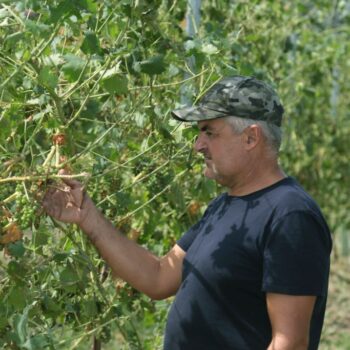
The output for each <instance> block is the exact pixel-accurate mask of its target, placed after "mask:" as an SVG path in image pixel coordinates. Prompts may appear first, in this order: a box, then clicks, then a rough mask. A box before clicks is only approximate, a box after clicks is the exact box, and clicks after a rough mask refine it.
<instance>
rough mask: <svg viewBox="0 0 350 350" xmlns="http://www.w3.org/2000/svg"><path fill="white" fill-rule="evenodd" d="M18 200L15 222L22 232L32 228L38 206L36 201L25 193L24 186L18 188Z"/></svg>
mask: <svg viewBox="0 0 350 350" xmlns="http://www.w3.org/2000/svg"><path fill="white" fill-rule="evenodd" d="M16 193H17V200H16V213H15V220H16V222H17V223H18V225H19V226H20V228H21V229H22V230H24V229H26V228H28V227H30V225H31V224H32V222H33V220H34V218H35V213H36V210H37V205H36V203H35V201H32V200H31V199H30V198H29V196H28V194H27V193H25V191H24V188H23V186H22V185H17V187H16Z"/></svg>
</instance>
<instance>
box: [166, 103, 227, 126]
mask: <svg viewBox="0 0 350 350" xmlns="http://www.w3.org/2000/svg"><path fill="white" fill-rule="evenodd" d="M171 114H172V116H173V117H174V118H175V119H177V120H180V121H184V122H197V121H200V120H209V119H216V118H222V117H225V116H227V114H226V113H223V112H219V111H214V110H211V109H207V108H204V107H200V106H194V107H185V108H179V109H175V110H173V111H172V112H171Z"/></svg>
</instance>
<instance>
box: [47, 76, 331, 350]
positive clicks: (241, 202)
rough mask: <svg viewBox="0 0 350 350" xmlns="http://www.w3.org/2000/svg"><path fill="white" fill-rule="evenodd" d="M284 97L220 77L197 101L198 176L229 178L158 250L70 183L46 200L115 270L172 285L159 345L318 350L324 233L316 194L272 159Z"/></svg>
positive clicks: (180, 349)
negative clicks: (121, 227)
mask: <svg viewBox="0 0 350 350" xmlns="http://www.w3.org/2000/svg"><path fill="white" fill-rule="evenodd" d="M282 114H283V107H282V105H281V103H280V101H279V98H278V96H277V94H276V92H275V91H274V90H273V89H272V88H271V87H270V86H269V85H268V84H266V83H264V82H262V81H259V80H257V79H255V78H251V77H243V76H234V77H229V78H225V79H223V80H221V81H220V82H218V83H217V84H215V85H214V86H213V87H212V88H211V89H210V90H209V91H208V92H207V93H206V94H205V96H204V97H203V98H202V99H201V101H200V103H199V105H198V106H196V107H191V108H184V109H180V110H175V111H174V112H173V116H174V117H175V118H177V119H180V120H184V121H197V123H198V127H199V135H198V139H197V141H196V143H195V146H194V147H195V149H196V151H198V152H200V153H202V154H203V155H204V160H205V170H204V175H205V176H207V177H208V178H211V179H214V180H215V181H217V182H218V183H220V184H221V185H223V186H225V187H227V192H225V193H223V194H222V195H220V196H219V197H217V198H216V199H214V200H213V201H212V202H211V203H210V205H209V206H208V208H207V210H206V212H205V214H204V216H203V217H202V219H201V220H200V221H199V222H198V223H197V224H196V225H194V226H193V227H192V228H190V230H189V231H188V232H187V233H186V234H185V235H184V236H183V237H182V238H181V239H180V240H179V241H178V242H177V244H175V246H174V247H173V248H172V249H171V250H170V251H169V253H168V254H167V255H165V256H164V257H162V258H157V257H155V256H154V255H153V254H152V253H150V252H148V251H147V250H145V249H143V248H142V247H140V246H138V245H137V244H135V243H134V242H132V241H130V240H128V239H127V238H126V237H124V236H122V235H120V234H119V233H118V232H117V230H116V228H115V227H113V226H112V224H111V223H110V222H109V221H108V220H107V219H106V218H105V217H104V216H103V215H102V214H101V213H100V212H99V211H98V209H96V207H95V206H94V204H93V203H92V201H91V199H90V198H89V197H88V196H87V195H86V194H85V193H83V191H82V187H81V185H80V183H78V182H76V181H67V182H66V184H67V187H66V188H65V190H64V191H62V190H57V189H52V190H51V191H49V192H48V193H47V195H46V197H45V200H44V207H45V208H46V211H47V212H48V214H49V215H52V216H53V217H55V218H56V219H59V220H63V221H65V222H74V223H77V224H78V225H79V226H80V227H81V229H82V230H83V231H84V232H85V233H86V234H87V236H88V237H89V238H90V240H91V241H92V243H93V244H94V245H95V246H96V248H97V249H98V251H99V252H100V254H101V255H102V257H103V258H104V259H105V260H106V261H107V263H108V264H109V266H110V267H111V268H112V270H113V271H114V272H115V273H116V274H117V275H118V276H119V277H121V278H123V279H124V280H126V281H127V282H129V283H130V284H131V285H132V286H134V287H135V288H136V289H138V290H140V291H142V292H144V293H146V294H147V295H149V296H150V297H151V298H154V299H163V298H167V297H169V296H171V295H174V294H176V297H175V300H174V303H173V305H172V307H171V310H170V312H169V316H168V323H167V327H166V333H165V340H164V349H166V350H196V349H201V350H216V349H220V350H221V349H237V350H245V349H247V350H248V349H249V350H259V349H269V350H279V349H281V350H282V349H283V350H287V349H292V350H299V349H300V350H301V349H317V347H318V343H319V339H320V333H321V329H322V323H323V318H324V312H325V304H326V296H327V286H328V274H329V255H330V251H331V237H330V233H329V229H328V227H327V224H326V222H325V220H324V218H323V216H322V214H321V212H320V210H319V208H318V206H317V205H316V204H315V202H314V201H313V200H312V199H311V197H310V196H309V195H308V194H307V193H306V192H305V191H304V190H303V189H302V188H301V187H300V186H299V185H298V184H297V182H296V181H295V180H294V179H292V178H290V177H287V176H286V175H285V174H284V172H283V171H282V169H281V168H280V166H279V164H278V149H279V146H280V142H281V133H280V126H281V121H282Z"/></svg>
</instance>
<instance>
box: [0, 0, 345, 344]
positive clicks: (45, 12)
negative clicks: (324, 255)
mask: <svg viewBox="0 0 350 350" xmlns="http://www.w3.org/2000/svg"><path fill="white" fill-rule="evenodd" d="M186 8H187V4H186V1H183V0H180V1H167V0H155V1H150V0H148V1H147V0H140V1H134V0H120V1H116V0H105V1H97V0H96V1H94V0H79V1H68V0H57V1H55V0H46V1H39V0H21V1H15V0H14V1H10V0H9V1H6V0H3V1H2V2H1V4H0V43H1V47H2V49H1V52H0V77H1V79H0V113H1V114H0V160H1V162H0V175H1V178H0V220H1V226H0V230H1V231H0V243H1V246H0V247H1V249H2V251H3V257H2V258H1V259H0V279H1V290H0V300H1V302H0V347H1V348H12V349H44V348H51V349H69V348H72V349H73V348H82V349H87V348H91V344H92V341H93V338H94V339H95V342H96V344H97V343H98V342H100V341H102V342H103V343H106V344H109V345H104V348H106V349H107V348H109V347H110V346H111V348H118V349H155V348H157V347H159V346H160V345H161V342H162V333H163V327H164V320H165V318H166V311H167V306H168V305H169V303H170V301H164V302H157V303H155V302H152V301H150V300H149V299H148V298H147V297H145V296H143V295H140V294H139V293H138V292H136V291H135V290H133V289H132V288H131V287H129V286H128V285H125V284H124V283H122V282H121V281H117V282H116V281H115V280H113V279H112V277H111V276H109V271H108V267H106V266H105V265H104V263H103V261H101V259H100V258H99V257H98V255H97V254H96V252H95V250H94V248H93V247H91V245H90V244H89V242H87V241H86V239H85V237H84V235H83V234H82V233H81V232H79V231H78V230H77V229H76V227H74V226H69V225H63V224H60V223H58V222H55V221H53V220H51V219H50V218H48V217H46V216H45V215H42V212H41V209H40V205H39V204H36V203H38V202H39V203H40V199H41V198H42V195H43V193H44V192H45V188H46V186H47V185H48V184H52V181H58V175H57V173H58V169H59V168H62V167H64V168H66V169H68V170H69V172H70V173H71V174H72V176H76V177H77V178H79V179H80V180H81V181H83V182H84V183H85V184H86V186H87V189H88V192H89V194H90V195H91V196H92V198H93V199H94V200H95V202H96V203H97V204H98V206H99V207H100V208H101V209H102V210H103V212H104V213H105V214H106V215H107V216H108V217H109V218H110V219H111V220H112V221H113V223H114V224H115V225H116V226H118V227H119V229H120V230H121V231H122V232H123V233H125V234H126V235H128V236H129V237H130V238H132V239H135V240H137V241H138V242H139V243H140V244H142V245H144V246H146V247H147V248H149V249H150V250H152V251H153V252H155V253H157V254H160V255H161V254H163V253H165V252H166V251H167V250H168V249H169V248H170V247H171V246H172V245H173V244H174V242H175V241H176V239H177V238H178V237H179V236H180V235H181V234H182V232H184V231H185V230H186V229H187V228H188V227H189V226H190V225H192V224H193V223H194V222H196V220H197V219H198V217H199V216H200V214H201V213H202V212H203V210H204V209H205V206H206V204H207V202H208V201H209V200H210V198H213V197H214V196H215V194H216V193H218V192H219V191H220V190H221V189H220V188H217V186H216V185H215V184H214V183H212V182H210V181H206V180H205V179H203V176H202V174H201V172H202V165H201V161H200V159H198V158H197V157H196V156H195V154H194V153H193V151H192V149H191V144H192V143H193V140H194V138H195V135H196V130H195V129H194V128H192V127H191V126H188V125H183V124H179V123H177V122H175V121H173V120H171V118H170V113H169V112H170V111H171V110H172V109H174V108H175V107H177V106H179V105H180V103H181V100H182V101H184V100H189V101H191V102H194V101H195V99H196V98H197V97H198V96H201V95H202V94H203V93H204V92H205V91H206V90H207V89H208V88H209V87H210V86H211V85H212V84H213V83H214V82H215V81H216V80H218V79H219V78H220V77H222V76H225V75H232V74H244V75H255V76H256V77H258V78H262V79H264V80H267V81H270V82H271V83H272V84H274V86H275V87H276V89H277V90H278V91H279V93H280V95H281V97H282V100H283V103H284V106H285V109H286V114H285V120H284V142H283V148H282V151H281V163H282V164H283V166H284V168H285V170H286V171H287V173H289V174H291V175H293V176H295V177H296V178H297V179H298V180H299V181H300V182H301V183H302V185H303V186H304V187H305V188H306V189H307V190H308V191H310V193H311V194H312V195H313V196H314V197H315V198H316V200H317V201H318V203H319V204H320V206H321V207H322V209H323V211H324V212H325V214H326V216H327V219H328V221H329V224H330V226H331V230H332V232H334V237H335V243H336V244H335V259H338V260H340V258H341V257H342V256H343V255H348V254H349V249H350V241H349V238H348V237H349V229H350V216H349V215H348V212H349V209H350V204H349V200H348V198H349V197H350V196H349V195H350V193H349V192H350V191H349V188H350V180H349V176H348V173H349V166H348V157H347V152H348V145H349V141H348V140H349V137H350V118H349V110H350V108H349V98H348V95H349V91H350V89H349V87H350V86H349V85H350V82H349V80H348V79H347V78H348V76H349V73H350V63H349V58H348V55H347V54H348V53H349V41H348V38H349V28H350V26H349V24H350V4H349V2H348V1H345V0H343V1H325V0H316V1H308V0H307V1H305V0H304V1H299V0H297V1H293V2H291V1H282V0H279V1H267V0H265V1H253V0H252V1H244V0H237V1H234V2H232V3H230V2H228V1H220V0H216V1H214V0H212V1H209V0H203V1H202V8H201V22H200V25H199V27H198V28H197V29H198V31H197V34H196V36H195V37H188V36H187V35H186V33H185V31H184V25H185V24H184V18H185V13H186ZM339 266H340V265H339ZM341 266H344V265H341ZM341 327H343V328H344V329H345V328H346V326H344V325H343V326H342V325H341V324H340V326H339V329H338V332H335V333H337V334H338V335H339V337H337V336H335V335H334V334H335V333H334V332H333V333H332V334H330V333H329V332H325V334H326V335H325V339H324V344H325V345H324V346H325V348H327V349H328V348H330V349H333V348H334V349H337V348H339V349H343V348H346V346H348V347H349V346H350V345H349V339H348V338H347V339H346V336H345V332H343V330H342V328H341ZM328 334H330V337H329V338H327V337H328ZM346 342H347V343H346ZM111 344H112V345H111ZM339 344H340V345H339ZM346 344H347V345H346Z"/></svg>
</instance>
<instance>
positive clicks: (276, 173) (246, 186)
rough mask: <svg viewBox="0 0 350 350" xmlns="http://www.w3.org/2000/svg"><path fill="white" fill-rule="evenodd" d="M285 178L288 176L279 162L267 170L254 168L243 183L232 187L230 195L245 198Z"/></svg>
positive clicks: (229, 189)
mask: <svg viewBox="0 0 350 350" xmlns="http://www.w3.org/2000/svg"><path fill="white" fill-rule="evenodd" d="M265 165H266V164H265ZM285 177H287V175H286V174H285V173H284V171H283V170H282V169H281V168H280V166H279V165H278V163H277V162H276V163H275V164H272V165H270V167H266V168H258V167H254V168H252V169H251V170H250V171H249V172H247V173H246V174H245V175H244V177H242V180H241V182H237V183H235V184H233V185H232V186H230V187H229V188H228V193H229V195H231V196H245V195H248V194H251V193H254V192H256V191H259V190H262V189H264V188H266V187H269V186H271V185H273V184H275V183H276V182H278V181H280V180H282V179H284V178H285Z"/></svg>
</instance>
